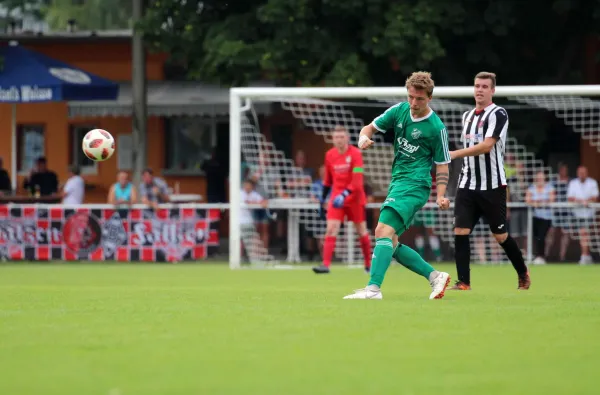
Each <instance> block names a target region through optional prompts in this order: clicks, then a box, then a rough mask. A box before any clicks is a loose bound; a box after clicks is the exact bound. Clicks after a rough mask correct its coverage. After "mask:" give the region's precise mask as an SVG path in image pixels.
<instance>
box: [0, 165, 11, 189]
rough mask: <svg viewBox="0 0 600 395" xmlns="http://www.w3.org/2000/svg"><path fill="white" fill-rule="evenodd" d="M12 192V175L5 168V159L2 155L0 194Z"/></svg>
mask: <svg viewBox="0 0 600 395" xmlns="http://www.w3.org/2000/svg"><path fill="white" fill-rule="evenodd" d="M11 192H12V184H11V182H10V176H9V175H8V172H7V171H6V169H5V168H4V160H3V159H2V158H1V157H0V196H1V195H4V194H6V193H11Z"/></svg>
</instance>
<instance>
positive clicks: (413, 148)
mask: <svg viewBox="0 0 600 395" xmlns="http://www.w3.org/2000/svg"><path fill="white" fill-rule="evenodd" d="M398 148H399V149H400V150H402V151H405V152H408V153H409V154H414V153H415V152H417V150H418V149H419V146H418V145H413V144H411V143H409V142H408V140H407V139H405V138H404V137H400V138H399V139H398Z"/></svg>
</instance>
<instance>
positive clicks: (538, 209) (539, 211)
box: [525, 171, 556, 265]
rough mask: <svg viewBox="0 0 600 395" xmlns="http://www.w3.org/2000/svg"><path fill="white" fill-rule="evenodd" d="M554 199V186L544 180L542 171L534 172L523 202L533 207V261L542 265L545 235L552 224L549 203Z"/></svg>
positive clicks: (544, 260)
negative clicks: (532, 181)
mask: <svg viewBox="0 0 600 395" xmlns="http://www.w3.org/2000/svg"><path fill="white" fill-rule="evenodd" d="M555 199H556V195H555V191H554V187H553V186H552V185H551V184H550V183H549V182H546V175H545V174H544V172H543V171H538V172H537V173H536V174H535V178H534V183H533V184H532V185H530V186H529V188H528V189H527V193H526V194H525V202H526V203H527V204H528V205H530V206H533V207H535V209H534V210H533V237H534V238H535V245H534V254H535V259H534V260H533V263H534V264H536V265H544V264H545V263H546V255H545V254H546V246H545V243H546V235H547V234H548V230H549V229H550V227H551V226H552V209H551V208H550V207H548V204H549V203H554V201H555Z"/></svg>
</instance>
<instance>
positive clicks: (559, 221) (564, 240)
mask: <svg viewBox="0 0 600 395" xmlns="http://www.w3.org/2000/svg"><path fill="white" fill-rule="evenodd" d="M570 180H571V179H570V178H569V167H568V166H567V165H566V163H562V162H560V163H559V164H558V180H556V182H554V192H555V195H556V202H557V203H566V202H567V190H568V188H569V181H570ZM553 214H554V215H553V216H552V227H551V228H550V231H549V232H548V237H547V240H546V251H545V255H546V256H549V255H550V248H551V247H552V245H553V244H554V239H555V238H556V236H557V235H559V234H560V249H559V258H560V261H561V262H564V260H565V258H566V257H567V247H568V246H569V233H568V232H567V228H568V226H569V221H570V217H571V212H570V211H569V210H568V209H566V208H559V209H556V210H554V211H553Z"/></svg>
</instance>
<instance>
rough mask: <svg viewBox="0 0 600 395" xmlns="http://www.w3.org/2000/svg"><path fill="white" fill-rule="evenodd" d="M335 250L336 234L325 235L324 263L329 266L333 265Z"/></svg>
mask: <svg viewBox="0 0 600 395" xmlns="http://www.w3.org/2000/svg"><path fill="white" fill-rule="evenodd" d="M333 250H335V236H325V242H324V243H323V265H325V266H327V267H329V266H330V265H331V258H332V257H333Z"/></svg>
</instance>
